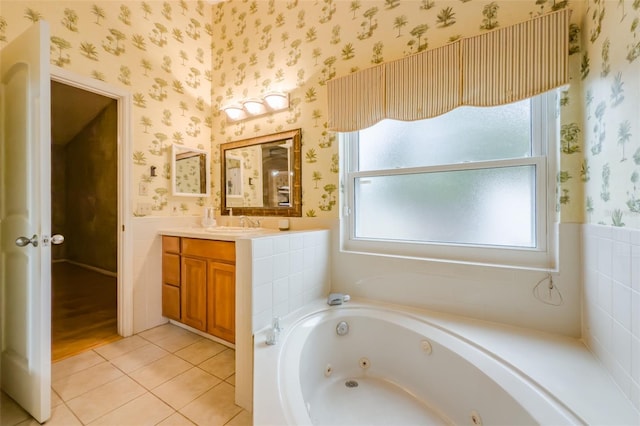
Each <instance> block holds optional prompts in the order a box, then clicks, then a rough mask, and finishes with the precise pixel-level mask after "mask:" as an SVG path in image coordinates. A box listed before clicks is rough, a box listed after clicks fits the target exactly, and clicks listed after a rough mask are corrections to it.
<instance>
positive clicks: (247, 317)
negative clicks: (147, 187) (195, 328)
mask: <svg viewBox="0 0 640 426" xmlns="http://www.w3.org/2000/svg"><path fill="white" fill-rule="evenodd" d="M160 233H161V234H163V235H173V236H182V237H190V238H204V239H212V240H216V239H219V240H226V241H235V244H236V344H235V349H236V355H235V356H236V358H235V362H236V390H235V391H236V399H235V402H236V404H238V405H240V406H241V407H243V408H245V409H246V410H249V411H251V407H252V401H253V395H252V393H253V333H254V332H255V331H257V330H259V329H261V328H263V327H265V326H267V325H270V324H271V321H272V318H273V317H274V316H284V315H287V314H288V313H290V312H293V311H295V310H297V309H299V308H301V307H302V306H304V305H305V304H306V303H308V302H310V301H312V300H315V299H317V298H318V297H321V296H323V295H326V294H327V293H328V292H329V289H330V254H329V249H330V231H329V230H305V231H285V232H277V231H276V232H269V233H265V234H262V235H244V236H243V235H219V234H213V233H207V232H206V231H204V230H203V229H202V228H199V227H191V228H183V229H180V228H171V229H164V230H161V231H160ZM158 282H161V280H158ZM175 324H178V325H180V324H179V323H175Z"/></svg>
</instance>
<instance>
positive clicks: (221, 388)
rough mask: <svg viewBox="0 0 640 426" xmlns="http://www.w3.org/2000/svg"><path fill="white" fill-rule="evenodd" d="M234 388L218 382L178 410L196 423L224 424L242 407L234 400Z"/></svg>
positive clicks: (213, 425) (210, 425)
mask: <svg viewBox="0 0 640 426" xmlns="http://www.w3.org/2000/svg"><path fill="white" fill-rule="evenodd" d="M234 395H235V389H234V387H233V386H231V385H229V384H228V383H224V382H222V383H220V384H219V385H218V386H215V387H213V388H212V389H210V390H208V391H207V392H206V393H205V394H203V395H202V396H200V397H198V398H197V399H196V400H195V401H193V402H191V403H189V404H188V405H187V406H185V407H184V408H182V409H181V410H180V413H182V414H183V415H184V416H185V417H187V418H188V419H189V420H191V421H192V422H194V423H195V424H197V425H207V426H216V425H224V424H225V423H227V422H228V421H229V420H231V419H232V418H233V417H235V416H236V414H238V413H239V412H240V411H241V410H242V408H240V407H238V406H237V405H236V404H235V402H234V399H235V397H234Z"/></svg>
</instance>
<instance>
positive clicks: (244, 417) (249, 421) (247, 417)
mask: <svg viewBox="0 0 640 426" xmlns="http://www.w3.org/2000/svg"><path fill="white" fill-rule="evenodd" d="M226 426H253V415H252V414H251V413H250V412H248V411H247V410H242V411H240V413H238V415H237V416H235V417H234V418H232V419H231V420H229V421H228V422H227V423H226Z"/></svg>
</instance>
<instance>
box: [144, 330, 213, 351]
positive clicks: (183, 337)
mask: <svg viewBox="0 0 640 426" xmlns="http://www.w3.org/2000/svg"><path fill="white" fill-rule="evenodd" d="M203 339H204V337H201V336H198V335H197V334H194V333H191V332H190V331H186V330H184V332H183V333H175V334H173V335H171V336H167V337H165V338H164V339H158V340H156V341H154V342H153V343H155V344H156V345H158V346H160V347H161V348H162V349H164V350H166V351H169V352H175V351H178V350H180V349H182V348H185V347H187V346H189V345H192V344H194V343H196V342H199V341H200V340H203Z"/></svg>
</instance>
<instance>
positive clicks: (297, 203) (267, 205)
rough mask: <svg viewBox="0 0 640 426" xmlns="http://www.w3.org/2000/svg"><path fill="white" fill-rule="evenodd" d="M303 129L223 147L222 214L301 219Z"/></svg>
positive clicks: (230, 143)
mask: <svg viewBox="0 0 640 426" xmlns="http://www.w3.org/2000/svg"><path fill="white" fill-rule="evenodd" d="M301 134H302V131H301V129H295V130H289V131H286V132H280V133H274V134H271V135H267V136H259V137H255V138H251V139H244V140H241V141H236V142H229V143H224V144H221V145H220V164H221V167H220V170H221V174H222V176H221V182H222V190H221V191H220V195H221V197H220V199H221V206H220V207H221V208H220V211H221V214H223V215H228V214H229V209H230V208H231V209H233V214H234V215H247V216H290V217H293V216H302V184H301V182H302V175H301V170H302V155H301V144H302V143H301Z"/></svg>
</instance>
